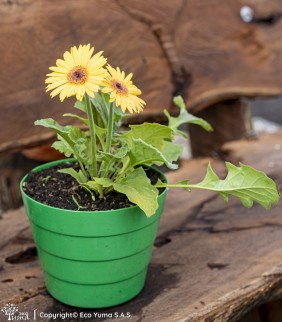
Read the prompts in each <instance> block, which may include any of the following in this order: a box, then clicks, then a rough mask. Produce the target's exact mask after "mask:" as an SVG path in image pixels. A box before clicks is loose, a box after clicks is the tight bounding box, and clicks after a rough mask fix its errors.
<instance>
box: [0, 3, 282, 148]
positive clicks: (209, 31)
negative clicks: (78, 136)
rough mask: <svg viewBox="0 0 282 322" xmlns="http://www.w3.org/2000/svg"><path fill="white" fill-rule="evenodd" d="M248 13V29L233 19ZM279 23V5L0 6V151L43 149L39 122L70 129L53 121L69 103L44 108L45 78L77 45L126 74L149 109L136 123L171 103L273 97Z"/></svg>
mask: <svg viewBox="0 0 282 322" xmlns="http://www.w3.org/2000/svg"><path fill="white" fill-rule="evenodd" d="M248 4H249V5H250V6H251V7H252V8H253V9H254V21H253V23H250V24H246V23H244V22H243V21H242V19H241V18H240V15H239V12H240V8H241V7H242V6H243V5H248ZM281 13H282V3H281V1H277V0H259V1H252V0H246V1H243V0H229V1H225V0H213V2H212V3H211V1H210V0H201V1H194V0H186V1H185V0H174V1H169V0H162V1H154V0H147V1H141V0H122V1H121V0H115V1H112V0H92V1H88V0H80V1H75V0H69V1H67V5H66V3H65V2H64V1H57V2H56V3H55V2H53V1H48V0H41V1H38V0H23V1H16V0H9V1H7V0H1V1H0V16H1V21H0V29H1V35H0V46H1V66H2V73H1V74H2V77H1V78H0V96H1V104H0V112H1V115H2V117H1V118H0V128H1V138H0V151H8V150H10V151H11V150H16V149H19V148H22V147H23V146H33V145H37V144H38V143H44V142H47V141H48V140H50V136H52V135H51V134H50V132H48V131H43V130H42V129H41V128H39V127H34V126H33V122H34V120H36V119H38V118H45V117H50V116H52V117H54V118H57V119H58V120H60V121H61V122H63V123H66V122H67V121H69V120H67V119H66V118H64V119H62V117H61V115H62V114H63V113H64V112H65V111H66V110H67V107H69V106H70V105H71V104H72V101H71V100H67V101H66V102H65V103H64V104H61V103H60V102H59V100H58V99H54V100H51V99H50V98H49V95H48V94H46V93H45V92H44V78H45V74H46V73H47V72H48V67H49V66H51V65H53V64H54V62H55V60H56V59H57V58H58V57H61V56H62V53H63V52H64V51H65V50H68V49H69V48H70V47H71V46H73V45H76V44H80V43H88V42H90V43H91V44H94V45H95V47H96V50H104V51H105V55H106V56H107V57H108V58H109V62H111V64H112V65H113V66H116V65H118V66H120V67H121V68H123V69H124V70H125V71H126V72H129V71H133V73H134V81H135V83H136V84H137V85H138V86H139V87H140V88H142V90H143V94H144V95H143V98H144V99H145V101H146V102H147V103H148V105H147V107H146V109H145V111H144V113H142V114H139V115H138V117H135V121H137V122H138V121H141V120H144V119H154V120H156V119H158V118H159V117H161V115H162V111H163V109H164V108H169V109H171V110H173V107H172V104H171V99H172V97H173V95H174V94H182V95H183V96H184V97H185V100H186V102H187V104H188V105H189V106H190V108H191V111H192V112H193V113H194V112H199V111H200V110H202V109H203V108H205V107H207V106H210V105H211V104H215V103H217V102H222V101H225V100H228V99H236V98H238V97H241V96H272V95H281V94H282V67H281V66H282V65H281V63H280V62H281V57H282V43H281V41H280V40H281V27H282V20H281V19H280V18H281ZM7 43H9V46H8V45H7ZM68 110H69V109H68ZM15 129H16V130H15Z"/></svg>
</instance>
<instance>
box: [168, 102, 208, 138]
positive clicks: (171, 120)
mask: <svg viewBox="0 0 282 322" xmlns="http://www.w3.org/2000/svg"><path fill="white" fill-rule="evenodd" d="M173 102H174V104H175V105H177V106H178V107H179V109H180V113H179V115H178V116H177V117H173V116H171V115H170V114H169V112H168V111H167V110H165V111H164V113H165V115H166V117H167V118H168V126H169V127H170V128H171V129H172V130H173V131H174V133H177V134H180V135H182V136H184V137H187V135H186V134H185V133H184V132H182V131H180V130H178V127H179V126H180V125H182V124H185V123H192V124H197V125H200V126H201V127H202V128H203V129H205V130H206V131H208V132H212V131H213V128H212V126H211V125H210V124H209V123H208V122H207V121H205V120H203V119H202V118H199V117H196V116H194V115H192V114H190V113H189V112H188V111H187V109H186V106H185V103H184V101H183V98H182V97H181V96H176V97H174V99H173Z"/></svg>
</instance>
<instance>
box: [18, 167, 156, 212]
mask: <svg viewBox="0 0 282 322" xmlns="http://www.w3.org/2000/svg"><path fill="white" fill-rule="evenodd" d="M70 167H74V169H76V170H79V166H78V164H75V165H74V164H73V163H70V162H68V163H63V164H58V165H56V166H54V167H52V168H48V169H44V170H41V171H39V172H33V171H31V172H30V173H29V174H28V177H27V180H26V181H25V182H24V185H23V190H24V192H25V193H26V194H27V195H28V196H30V197H31V198H32V199H34V200H36V201H38V202H40V203H43V204H46V205H48V206H52V207H56V208H61V209H69V210H81V211H92V210H112V209H120V208H127V207H131V206H134V204H132V203H131V202H130V201H129V200H128V199H127V197H126V195H124V194H122V193H119V192H116V191H111V192H110V193H109V194H108V195H106V196H105V197H104V198H102V199H100V198H99V197H96V199H95V200H93V199H92V196H91V194H90V193H89V192H88V191H87V190H86V189H84V188H83V187H81V186H79V184H78V183H77V182H76V181H75V179H73V178H72V177H71V176H70V175H68V174H65V173H60V172H58V170H59V169H65V168H70ZM144 170H145V171H146V173H147V176H148V177H149V178H150V180H151V182H152V184H155V183H156V182H157V180H158V179H159V178H160V176H159V173H158V172H156V171H154V170H151V169H148V168H144ZM160 179H162V178H160ZM161 191H162V190H161ZM161 191H160V192H161ZM74 199H75V200H76V202H77V203H78V205H79V206H80V207H78V205H77V203H76V202H75V201H74Z"/></svg>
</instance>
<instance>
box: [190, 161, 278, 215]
mask: <svg viewBox="0 0 282 322" xmlns="http://www.w3.org/2000/svg"><path fill="white" fill-rule="evenodd" d="M226 167H227V169H228V174H227V176H226V178H225V179H224V180H220V179H219V178H218V176H217V175H216V173H215V172H214V171H213V169H212V167H211V165H209V166H208V169H207V173H206V176H205V178H204V180H203V181H202V182H200V183H198V184H196V185H191V186H190V187H194V188H203V189H208V190H213V191H217V192H219V193H220V195H221V197H222V198H223V200H224V201H228V195H233V196H235V197H237V198H239V199H240V201H241V202H242V204H243V205H244V206H245V207H247V208H249V207H251V206H252V205H253V202H254V201H256V202H258V203H259V204H260V205H262V206H263V207H264V208H266V209H268V208H270V206H271V204H277V203H278V201H279V193H278V190H277V187H276V184H275V182H274V181H273V180H272V179H270V178H269V177H267V176H266V174H265V173H263V172H261V171H258V170H255V169H253V168H251V167H249V166H247V165H244V164H240V167H236V166H235V165H233V164H231V163H229V162H226Z"/></svg>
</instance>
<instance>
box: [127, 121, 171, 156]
mask: <svg viewBox="0 0 282 322" xmlns="http://www.w3.org/2000/svg"><path fill="white" fill-rule="evenodd" d="M129 127H130V129H131V130H130V131H128V132H127V133H126V134H124V135H122V138H124V139H125V140H126V142H127V144H128V146H129V147H132V140H133V139H142V140H143V141H144V142H146V143H148V144H150V145H152V146H154V147H155V148H157V149H159V150H161V149H162V148H163V146H164V142H165V141H171V140H173V139H174V137H173V130H172V129H171V128H169V127H168V126H165V125H161V124H158V123H147V122H145V123H143V124H140V125H130V126H129Z"/></svg>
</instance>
